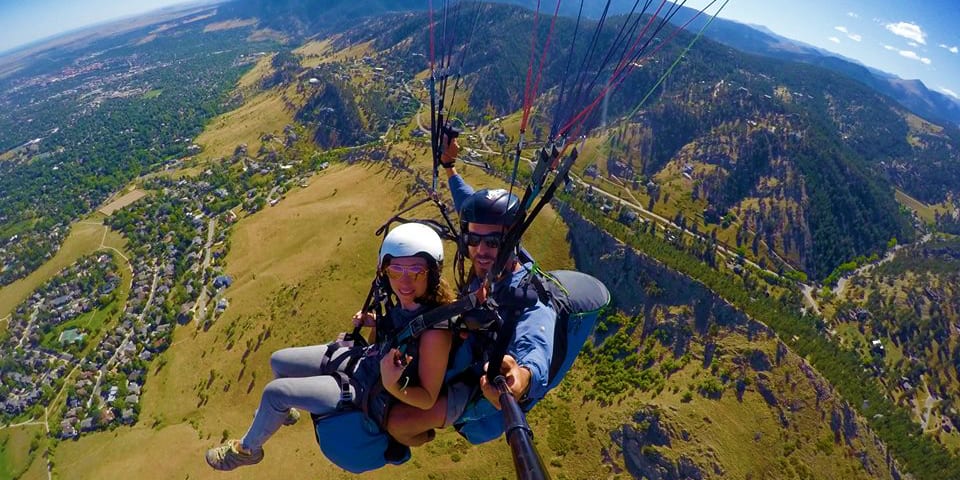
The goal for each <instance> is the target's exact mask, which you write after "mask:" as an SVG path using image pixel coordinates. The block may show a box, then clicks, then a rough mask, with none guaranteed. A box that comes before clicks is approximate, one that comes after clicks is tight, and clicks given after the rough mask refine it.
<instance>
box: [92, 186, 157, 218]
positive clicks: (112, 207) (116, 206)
mask: <svg viewBox="0 0 960 480" xmlns="http://www.w3.org/2000/svg"><path fill="white" fill-rule="evenodd" d="M145 196H147V192H146V191H145V190H140V189H139V188H135V189H133V190H131V191H130V192H127V193H126V194H124V195H123V196H122V197H120V198H117V199H115V200H113V201H112V202H110V203H108V204H107V205H104V206H103V207H101V208H100V209H99V210H97V211H98V212H100V213H102V214H104V215H106V216H108V217H109V216H110V215H113V212H116V211H117V210H122V209H123V208H124V207H127V206H129V205H132V204H133V202H136V201H137V200H140V199H141V198H143V197H145Z"/></svg>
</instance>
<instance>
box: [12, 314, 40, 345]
mask: <svg viewBox="0 0 960 480" xmlns="http://www.w3.org/2000/svg"><path fill="white" fill-rule="evenodd" d="M39 313H40V306H39V305H37V306H36V307H33V311H32V312H30V320H27V326H26V328H24V329H23V333H22V334H20V340H17V348H21V347H23V342H24V340H26V339H27V336H28V335H30V328H32V327H33V322H35V321H36V320H37V315H38V314H39ZM8 318H9V315H8Z"/></svg>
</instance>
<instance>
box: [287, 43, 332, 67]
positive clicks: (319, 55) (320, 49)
mask: <svg viewBox="0 0 960 480" xmlns="http://www.w3.org/2000/svg"><path fill="white" fill-rule="evenodd" d="M332 50H333V40H332V39H329V38H326V39H323V40H314V41H311V42H307V43H305V44H303V45H301V46H300V47H298V48H297V49H295V50H294V51H293V53H295V54H297V55H301V56H302V57H303V60H302V61H301V62H300V65H301V66H303V67H304V68H313V67H316V66H317V65H320V64H321V63H323V62H324V58H326V56H327V55H329V54H330V53H332Z"/></svg>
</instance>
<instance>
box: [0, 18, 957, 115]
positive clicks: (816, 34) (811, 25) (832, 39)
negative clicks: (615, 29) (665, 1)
mask: <svg viewBox="0 0 960 480" xmlns="http://www.w3.org/2000/svg"><path fill="white" fill-rule="evenodd" d="M315 1H324V0H315ZM565 1H569V2H576V0H565ZM585 1H590V2H599V1H601V0H585ZM708 1H709V0H688V1H687V2H686V6H688V7H692V8H699V7H703V6H704V5H706V4H707V3H708ZM178 3H185V2H184V0H0V32H2V33H0V52H3V51H6V50H9V49H11V48H14V47H16V46H19V45H23V44H25V43H29V42H32V41H34V40H39V39H42V38H45V37H49V36H51V35H55V34H57V33H60V32H65V31H69V30H73V29H76V28H79V27H82V26H86V25H90V24H94V23H98V22H103V21H106V20H112V19H117V18H121V17H126V16H130V15H134V14H137V13H142V12H147V11H150V10H154V9H157V8H161V7H165V6H169V5H173V4H178ZM424 3H426V0H424ZM435 3H436V2H435ZM542 3H544V4H548V5H549V4H551V3H552V2H551V0H543V2H542ZM720 3H722V1H718V2H716V3H715V4H714V5H715V6H717V5H719V4H720ZM709 11H711V12H712V11H714V10H713V9H711V10H709ZM720 16H721V17H722V18H728V19H731V20H736V21H739V22H743V23H750V24H754V25H762V26H765V27H767V28H769V29H770V30H772V31H774V32H775V33H777V34H779V35H782V36H785V37H788V38H792V39H795V40H800V41H802V42H805V43H809V44H811V45H814V46H816V47H820V48H823V49H825V50H829V51H831V52H835V53H838V54H840V55H843V56H845V57H848V58H851V59H854V60H857V61H859V62H861V63H863V64H864V65H867V66H870V67H874V68H877V69H880V70H883V71H885V72H889V73H892V74H894V75H897V76H899V77H901V78H905V79H920V80H922V81H923V83H924V84H926V85H927V87H928V88H930V89H931V90H935V91H939V92H941V93H945V94H947V95H950V96H952V97H954V98H955V99H957V100H958V101H960V28H957V26H958V25H960V0H913V1H908V0H729V3H728V4H727V6H726V8H725V9H724V10H723V12H722V13H721V14H720Z"/></svg>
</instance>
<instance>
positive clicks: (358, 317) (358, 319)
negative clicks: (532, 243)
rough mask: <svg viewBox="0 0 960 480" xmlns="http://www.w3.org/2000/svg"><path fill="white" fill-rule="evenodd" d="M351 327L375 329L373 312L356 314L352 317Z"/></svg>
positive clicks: (375, 321)
mask: <svg viewBox="0 0 960 480" xmlns="http://www.w3.org/2000/svg"><path fill="white" fill-rule="evenodd" d="M352 320H353V327H354V328H356V327H375V326H377V317H376V315H374V314H373V312H363V311H360V312H357V313H355V314H354V315H353V319H352Z"/></svg>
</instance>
